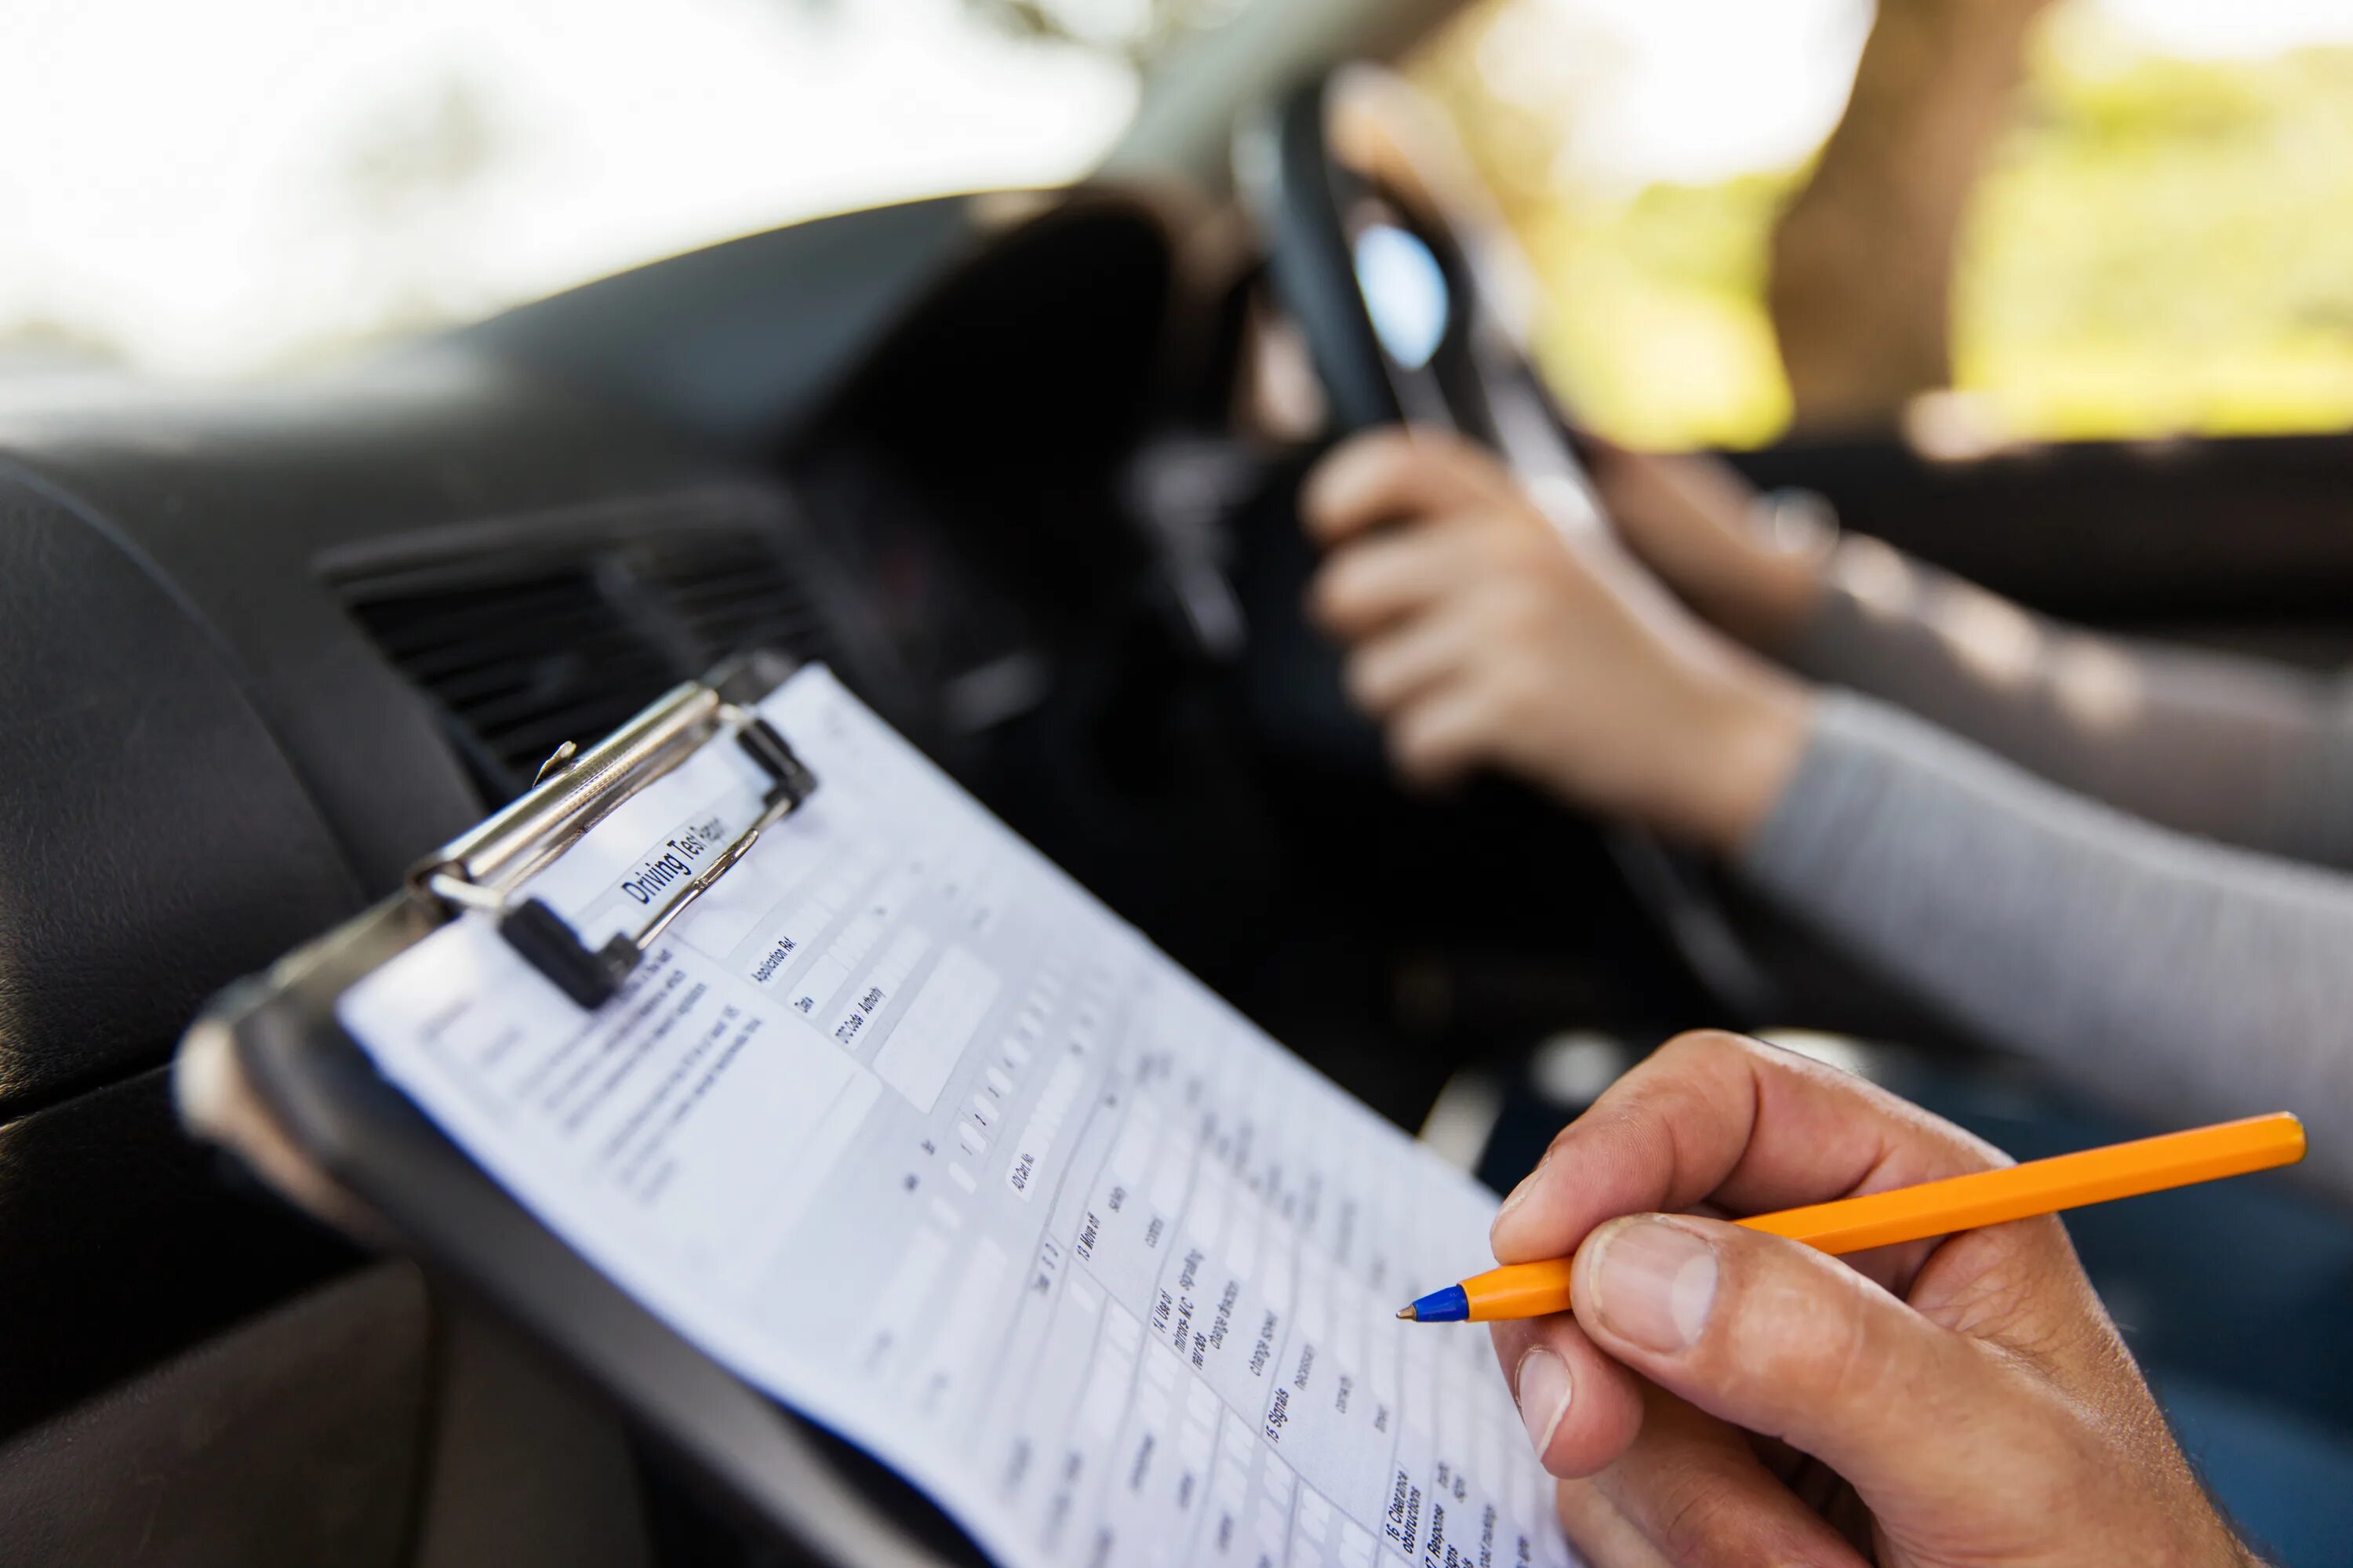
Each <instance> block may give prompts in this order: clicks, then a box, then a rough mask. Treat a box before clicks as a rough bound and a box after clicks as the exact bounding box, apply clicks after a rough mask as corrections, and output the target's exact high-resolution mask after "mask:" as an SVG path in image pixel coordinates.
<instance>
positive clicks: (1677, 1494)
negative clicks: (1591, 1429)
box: [1594, 1389, 1863, 1568]
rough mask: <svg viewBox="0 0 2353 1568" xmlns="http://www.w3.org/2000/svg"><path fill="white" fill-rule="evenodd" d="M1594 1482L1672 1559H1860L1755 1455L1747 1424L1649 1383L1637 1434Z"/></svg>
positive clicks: (1837, 1566)
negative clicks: (1735, 1424)
mask: <svg viewBox="0 0 2353 1568" xmlns="http://www.w3.org/2000/svg"><path fill="white" fill-rule="evenodd" d="M1594 1485H1595V1486H1596V1488H1597V1489H1599V1491H1600V1493H1601V1495H1602V1496H1603V1497H1605V1498H1607V1499H1609V1502H1610V1503H1611V1505H1612V1506H1614V1507H1615V1508H1616V1509H1617V1510H1618V1512H1619V1514H1620V1516H1621V1517H1622V1518H1624V1519H1625V1520H1627V1522H1628V1523H1630V1524H1631V1525H1632V1526H1633V1527H1634V1528H1635V1529H1636V1530H1638V1531H1641V1534H1642V1537H1643V1539H1644V1540H1646V1541H1648V1542H1650V1543H1651V1546H1652V1547H1653V1548H1655V1549H1656V1550H1657V1552H1659V1554H1660V1555H1661V1556H1662V1557H1663V1558H1665V1559H1666V1561H1668V1562H1669V1563H1674V1564H1676V1565H1677V1568H1684V1565H1693V1568H1697V1565H1699V1564H1705V1565H1707V1568H1718V1565H1719V1564H1720V1565H1722V1568H1746V1565H1747V1564H1755V1565H1756V1568H1785V1565H1786V1564H1788V1563H1807V1564H1809V1568H1863V1563H1862V1559H1861V1558H1860V1557H1858V1556H1857V1555H1856V1553H1855V1551H1854V1548H1853V1547H1852V1545H1851V1544H1850V1543H1849V1542H1847V1541H1846V1540H1845V1539H1844V1538H1843V1537H1841V1535H1840V1534H1839V1532H1838V1531H1837V1530H1836V1529H1835V1528H1833V1527H1832V1526H1831V1524H1830V1523H1829V1521H1827V1520H1824V1519H1823V1518H1822V1517H1821V1516H1820V1514H1818V1513H1816V1512H1815V1511H1814V1510H1812V1509H1810V1508H1809V1507H1808V1506H1807V1505H1806V1503H1805V1502H1804V1500H1803V1499H1799V1497H1798V1496H1797V1495H1796V1494H1795V1493H1793V1492H1791V1491H1790V1490H1789V1489H1788V1487H1786V1486H1784V1485H1782V1484H1781V1482H1780V1481H1779V1480H1778V1478H1775V1476H1774V1475H1773V1474H1772V1472H1771V1471H1770V1470H1768V1469H1767V1467H1765V1466H1764V1465H1763V1464H1761V1463H1759V1462H1758V1460H1757V1455H1756V1453H1755V1451H1754V1450H1752V1449H1751V1448H1750V1447H1749V1446H1748V1441H1747V1438H1746V1435H1745V1434H1743V1433H1740V1432H1738V1431H1736V1430H1735V1429H1734V1428H1732V1427H1730V1426H1727V1425H1725V1424H1724V1423H1723V1422H1721V1421H1718V1420H1716V1419H1715V1418H1714V1417H1713V1416H1710V1415H1707V1414H1704V1412H1701V1411H1698V1410H1695V1409H1694V1408H1693V1407H1692V1406H1691V1405H1689V1404H1684V1403H1683V1401H1682V1400H1680V1399H1676V1398H1674V1397H1673V1396H1672V1395H1669V1394H1665V1393H1660V1392H1659V1391H1657V1390H1655V1389H1654V1390H1652V1391H1651V1400H1650V1408H1649V1409H1648V1410H1647V1411H1646V1412H1645V1414H1644V1416H1643V1427H1642V1436H1641V1441H1640V1442H1638V1443H1636V1444H1635V1445H1634V1446H1633V1447H1632V1449H1631V1450H1630V1451H1629V1452H1628V1453H1627V1455H1626V1457H1624V1458H1623V1459H1621V1460H1620V1461H1619V1462H1618V1463H1617V1464H1615V1465H1613V1466H1611V1467H1609V1469H1607V1470H1604V1471H1602V1472H1601V1473H1600V1474H1599V1476H1597V1477H1595V1478H1594Z"/></svg>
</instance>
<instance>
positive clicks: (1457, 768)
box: [1385, 681, 1499, 789]
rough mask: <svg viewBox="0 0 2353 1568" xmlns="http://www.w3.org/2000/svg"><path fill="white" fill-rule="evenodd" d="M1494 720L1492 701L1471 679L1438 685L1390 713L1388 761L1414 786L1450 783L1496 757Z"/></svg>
mask: <svg viewBox="0 0 2353 1568" xmlns="http://www.w3.org/2000/svg"><path fill="white" fill-rule="evenodd" d="M1496 722H1497V721H1496V718H1495V706H1494V704H1493V703H1492V702H1491V701H1490V700H1489V699H1488V698H1487V696H1486V695H1485V694H1484V693H1482V691H1481V690H1480V689H1479V688H1478V687H1477V686H1476V685H1474V684H1472V683H1470V682H1467V681H1456V682H1453V683H1449V684H1447V685H1443V686H1440V687H1438V688H1437V689H1436V690H1434V691H1431V692H1428V693H1426V694H1423V695H1422V696H1420V697H1419V698H1417V699H1416V700H1415V701H1413V702H1411V703H1409V704H1408V705H1405V706H1404V707H1403V708H1400V709H1399V710H1398V712H1397V713H1396V714H1394V715H1391V716H1390V718H1389V720H1388V729H1387V731H1386V736H1385V737H1386V739H1387V740H1388V751H1389V764H1390V766H1391V767H1393V768H1396V769H1397V773H1398V777H1399V778H1400V779H1404V780H1405V781H1406V782H1407V783H1408V784H1409V785H1412V786H1413V787H1414V788H1416V789H1446V788H1448V787H1449V786H1451V785H1453V784H1455V783H1458V782H1460V781H1461V779H1463V778H1464V777H1465V776H1466V775H1468V774H1470V773H1471V772H1472V771H1473V770H1475V769H1476V768H1479V767H1481V766H1482V765H1483V764H1485V763H1486V762H1488V761H1489V760H1490V759H1492V758H1493V756H1494V755H1495V752H1496V750H1497V747H1498V745H1499V737H1498V736H1497V735H1496V733H1495V726H1496Z"/></svg>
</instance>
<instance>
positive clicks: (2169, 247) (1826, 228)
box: [1412, 0, 2353, 445]
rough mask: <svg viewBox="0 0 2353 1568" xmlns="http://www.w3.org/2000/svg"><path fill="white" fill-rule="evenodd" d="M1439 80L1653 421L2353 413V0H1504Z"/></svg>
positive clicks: (1541, 262) (1429, 60)
mask: <svg viewBox="0 0 2353 1568" xmlns="http://www.w3.org/2000/svg"><path fill="white" fill-rule="evenodd" d="M1866 40H1868V47H1867V48H1866ZM1858 66H1860V71H1858ZM1412 69H1413V73H1414V75H1415V76H1416V77H1417V78H1418V79H1419V80H1420V82H1421V83H1422V85H1423V86H1424V87H1425V88H1427V89H1429V90H1431V91H1432V92H1434V93H1435V94H1436V95H1437V96H1438V97H1439V98H1440V101H1442V102H1443V103H1444V104H1445V106H1446V107H1447V108H1448V109H1449V110H1450V111H1451V113H1452V115H1453V116H1454V118H1455V120H1456V122H1457V123H1458V125H1459V126H1460V127H1461V131H1462V132H1463V136H1464V140H1465V142H1466V143H1467V144H1468V147H1469V149H1470V151H1471V153H1472V156H1473V158H1474V160H1475V161H1476V163H1477V164H1478V166H1479V167H1480V168H1481V170H1482V172H1483V174H1484V175H1486V177H1487V179H1488V180H1489V181H1490V182H1491V183H1492V184H1493V186H1494V188H1495V191H1496V193H1497V195H1498V196H1499V198H1500V200H1501V201H1502V203H1503V205H1504V211H1505V215H1506V217H1507V218H1508V219H1509V221H1510V222H1511V224H1512V226H1513V228H1514V229H1516V230H1517V233H1518V236H1519V238H1520V241H1521V243H1522V244H1523V246H1524V247H1525V249H1526V251H1527V253H1528V256H1529V258H1530V260H1531V261H1532V262H1533V263H1534V265H1535V270H1536V273H1537V276H1538V278H1539V279H1540V281H1541V283H1542V287H1543V292H1544V294H1545V296H1546V304H1547V305H1548V307H1549V310H1548V316H1549V320H1548V323H1547V325H1546V336H1545V341H1544V345H1543V357H1544V360H1545V366H1546V371H1547V373H1548V374H1549V375H1550V376H1552V377H1553V378H1554V379H1555V380H1556V382H1557V383H1558V384H1559V385H1560V387H1562V389H1563V391H1564V392H1565V393H1566V394H1567V396H1568V397H1569V399H1570V400H1571V402H1572V404H1573V405H1574V406H1575V407H1577V408H1578V409H1579V410H1580V411H1581V412H1582V413H1583V414H1584V415H1585V417H1587V418H1589V419H1590V420H1592V421H1593V422H1594V423H1596V424H1597V425H1599V427H1600V428H1602V429H1605V430H1607V431H1609V432H1610V433H1613V434H1615V435H1617V436H1619V437H1620V438H1621V439H1625V440H1637V441H1650V442H1662V443H1669V444H1681V443H1701V442H1714V443H1723V444H1729V445H1750V444H1756V443H1759V442H1763V441H1767V440H1772V439H1774V438H1776V437H1778V436H1780V435H1782V434H1784V433H1786V432H1788V430H1789V429H1791V427H1792V426H1793V424H1794V425H1795V426H1797V427H1799V428H1801V429H1813V430H1820V431H1835V430H1838V429H1845V428H1853V427H1859V426H1860V427H1870V426H1884V425H1887V424H1891V423H1894V422H1896V421H1898V420H1899V419H1901V418H1904V416H1905V412H1906V409H1907V408H1910V407H1911V406H1912V405H1913V404H1914V401H1915V398H1916V397H1917V395H1918V394H1921V393H1925V392H1932V391H1933V390H1934V389H1936V388H1938V387H1947V386H1949V387H1954V388H1956V389H1957V393H1958V394H1959V397H1958V398H1957V399H1956V398H1953V397H1946V398H1937V399H1934V400H1933V401H1932V402H1931V403H1930V405H1929V406H1928V408H1927V409H1926V410H1925V411H1927V412H1930V413H1932V414H1934V415H1936V417H1938V418H1941V419H1943V420H1944V421H1946V422H1947V424H1948V425H1949V422H1950V421H1951V420H1952V419H1954V418H1959V419H1960V420H1962V421H1963V422H1964V423H1965V424H1967V425H1968V426H1971V427H1974V428H1975V429H1978V430H1979V431H1981V432H1983V433H1984V434H1986V435H1987V436H1989V438H1992V439H2000V437H2003V436H2022V437H2039V438H2064V437H2146V436H2161V435H2167V434H2173V433H2182V432H2196V433H2209V434H2241V433H2252V432H2272V431H2288V430H2316V429H2341V428H2344V427H2346V426H2348V425H2353V5H2348V4H2346V3H2345V0H2057V3H2055V4H2053V3H2050V0H1885V3H1884V4H1883V5H1880V6H1878V7H1875V8H1874V7H1873V5H1871V4H1870V0H1770V3H1761V4H1747V3H1744V0H1487V3H1485V4H1481V5H1475V6H1473V7H1472V8H1471V9H1470V10H1468V11H1466V12H1465V13H1464V14H1463V15H1462V16H1461V17H1460V18H1459V19H1458V20H1457V21H1455V22H1454V23H1453V24H1451V25H1450V26H1449V27H1448V28H1447V29H1446V30H1444V31H1443V32H1442V33H1440V35H1438V36H1437V37H1434V38H1433V39H1432V40H1431V41H1430V44H1429V45H1428V47H1426V48H1424V49H1423V50H1422V52H1421V54H1420V56H1419V60H1418V62H1417V63H1416V64H1415V66H1414V67H1413V68H1412ZM1956 403H1958V404H1959V406H1958V407H1956V406H1955V404H1956Z"/></svg>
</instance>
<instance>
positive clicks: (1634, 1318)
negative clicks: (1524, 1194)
mask: <svg viewBox="0 0 2353 1568" xmlns="http://www.w3.org/2000/svg"><path fill="white" fill-rule="evenodd" d="M1571 1289H1572V1293H1573V1298H1574V1299H1575V1302H1576V1311H1577V1323H1578V1326H1579V1327H1581V1328H1582V1329H1584V1330H1585V1331H1586V1333H1587V1334H1588V1337H1590V1338H1591V1340H1593V1342H1594V1343H1595V1344H1596V1345H1598V1346H1599V1347H1600V1348H1601V1349H1602V1350H1603V1351H1607V1352H1608V1353H1609V1354H1610V1355H1611V1356H1613V1357H1615V1358H1616V1359H1618V1360H1619V1361H1623V1362H1624V1363H1625V1364H1626V1365H1628V1366H1630V1367H1631V1368H1633V1369H1634V1370H1635V1371H1637V1372H1641V1374H1642V1375H1643V1376H1645V1377H1647V1378H1649V1379H1650V1380H1651V1382H1653V1383H1657V1384H1658V1385H1659V1386H1661V1387H1662V1388H1664V1389H1666V1390H1667V1391H1668V1392H1670V1393H1674V1394H1676V1395H1679V1396H1680V1397H1682V1398H1683V1399H1684V1400H1687V1401H1689V1402H1690V1403H1691V1404H1694V1405H1697V1406H1698V1407H1699V1408H1701V1409H1703V1410H1705V1411H1707V1412H1708V1413H1709V1414H1713V1415H1715V1416H1718V1417H1720V1418H1721V1419H1723V1420H1725V1421H1729V1422H1731V1423H1732V1424H1733V1425H1736V1426H1742V1427H1746V1428H1747V1429H1748V1430H1750V1431H1752V1432H1757V1433H1760V1434H1764V1435H1767V1436H1775V1437H1779V1438H1782V1439H1784V1440H1785V1441H1787V1442H1788V1443H1789V1444H1790V1445H1792V1446H1795V1447H1797V1448H1799V1449H1801V1450H1803V1451H1804V1452H1806V1453H1808V1454H1810V1455H1812V1456H1813V1457H1815V1458H1817V1459H1820V1461H1822V1462H1823V1463H1824V1464H1826V1465H1828V1466H1830V1467H1831V1468H1832V1469H1834V1470H1836V1471H1838V1472H1839V1474H1841V1476H1843V1477H1845V1478H1846V1479H1847V1480H1848V1481H1849V1482H1851V1483H1852V1484H1853V1486H1854V1487H1855V1488H1856V1489H1857V1490H1858V1491H1860V1492H1862V1495H1863V1497H1864V1498H1865V1499H1867V1500H1869V1501H1870V1502H1871V1504H1872V1505H1873V1508H1874V1509H1875V1510H1878V1511H1879V1512H1880V1513H1881V1514H1882V1516H1883V1517H1885V1516H1887V1515H1888V1514H1889V1513H1891V1512H1894V1513H1897V1514H1902V1513H1905V1512H1907V1511H1912V1510H1923V1509H1925V1510H1933V1511H1936V1512H1940V1513H1941V1512H1943V1511H1944V1510H1947V1509H1950V1508H1952V1507H1955V1506H1960V1507H1963V1508H1966V1507H1968V1506H1970V1503H1971V1499H1975V1501H1976V1503H1977V1504H1978V1505H1979V1506H1981V1505H1982V1503H1983V1500H1984V1499H1985V1498H1986V1497H1987V1496H1988V1495H1989V1493H1988V1492H1987V1485H1988V1481H1989V1477H1988V1475H1987V1473H1986V1471H1987V1466H1988V1464H1989V1460H1992V1461H1993V1462H1995V1463H1998V1464H2002V1465H2004V1466H2006V1465H2007V1464H2008V1463H2009V1462H2010V1460H2012V1459H2026V1458H2028V1457H2030V1456H2031V1455H2032V1454H2033V1452H2034V1450H2035V1449H2036V1448H2037V1447H2039V1446H2041V1445H2040V1444H2038V1443H2037V1442H2036V1441H2035V1437H2036V1434H2035V1433H2034V1432H2032V1431H2030V1430H2027V1429H2026V1428H2027V1427H2028V1426H2029V1425H2031V1423H2030V1421H2029V1420H2028V1419H2027V1417H2028V1415H2029V1414H2030V1413H2031V1412H2032V1411H2033V1410H2034V1409H2035V1408H2036V1406H2037V1405H2038V1404H2040V1401H2039V1400H2037V1399H2035V1398H2034V1397H2032V1395H2031V1392H2030V1391H2027V1390H2024V1389H2022V1388H2021V1383H2022V1382H2023V1381H2024V1380H2023V1379H2022V1378H2021V1376H2020V1374H2019V1373H2018V1372H2017V1370H2016V1368H2015V1365H2014V1364H2013V1363H2012V1362H2011V1361H2010V1360H2009V1359H2008V1358H2006V1357H2004V1356H2002V1355H2000V1354H1998V1353H1996V1352H1995V1351H1993V1349H1992V1348H1991V1347H1989V1346H1988V1345H1985V1344H1983V1343H1981V1342H1980V1341H1978V1340H1972V1339H1969V1338H1968V1337H1966V1336H1964V1335H1961V1334H1957V1333H1955V1332H1953V1331H1952V1330H1948V1329H1944V1328H1941V1327H1938V1326H1937V1325H1936V1324H1934V1323H1931V1322H1929V1321H1928V1320H1927V1319H1925V1318H1923V1317H1921V1316H1920V1315H1919V1314H1918V1313H1916V1312H1915V1311H1914V1310H1913V1309H1912V1308H1909V1307H1907V1306H1905V1304H1904V1303H1903V1302H1901V1301H1899V1300H1897V1299H1896V1298H1894V1297H1893V1296H1891V1295H1889V1294H1888V1293H1887V1292H1886V1291H1884V1290H1883V1289H1882V1288H1880V1287H1878V1286H1877V1285H1875V1284H1873V1283H1872V1282H1871V1281H1870V1280H1868V1279H1866V1278H1864V1277H1862V1275H1860V1274H1858V1273H1856V1272H1855V1271H1854V1270H1852V1269H1851V1268H1849V1267H1847V1266H1845V1265H1843V1264H1841V1263H1840V1262H1839V1261H1838V1260H1836V1259H1835V1258H1831V1257H1828V1256H1825V1255H1822V1254H1820V1253H1818V1252H1815V1251H1813V1250H1812V1249H1811V1248H1809V1247H1806V1246H1803V1245H1799V1244H1798V1243H1795V1242H1790V1241H1785V1240H1783V1239H1781V1238H1779V1237H1776V1236H1768V1235H1761V1234H1757V1233H1756V1232H1753V1231H1748V1230H1744V1229H1742V1228H1741V1227H1739V1226H1736V1225H1731V1224H1725V1223H1723V1222H1721V1221H1716V1220H1705V1219H1699V1218H1695V1217H1690V1216H1685V1215H1680V1214H1678V1215H1662V1214H1637V1215H1632V1216H1630V1217H1628V1218H1625V1219H1620V1220H1615V1221H1612V1222H1610V1223H1609V1224H1606V1225H1604V1226H1602V1227H1601V1228H1600V1229H1599V1230H1597V1231H1595V1232H1594V1233H1593V1234H1592V1236H1591V1237H1590V1238H1588V1240H1587V1242H1586V1243H1585V1245H1583V1246H1582V1247H1580V1248H1579V1249H1578V1250H1577V1262H1576V1269H1575V1274H1574V1277H1573V1280H1572V1286H1571ZM2022 1394H2023V1395H2025V1397H2021V1395H2022Z"/></svg>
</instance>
